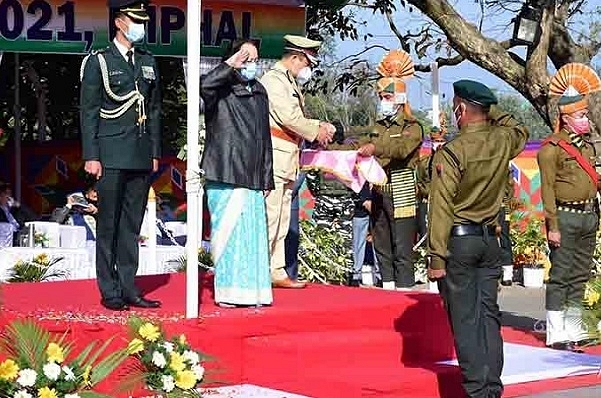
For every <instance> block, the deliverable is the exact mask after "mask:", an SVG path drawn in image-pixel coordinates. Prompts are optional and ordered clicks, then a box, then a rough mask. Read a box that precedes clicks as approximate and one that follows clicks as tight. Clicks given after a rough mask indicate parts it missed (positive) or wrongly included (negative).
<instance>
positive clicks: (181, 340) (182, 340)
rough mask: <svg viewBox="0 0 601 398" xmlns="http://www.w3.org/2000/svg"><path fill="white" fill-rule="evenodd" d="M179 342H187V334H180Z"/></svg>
mask: <svg viewBox="0 0 601 398" xmlns="http://www.w3.org/2000/svg"><path fill="white" fill-rule="evenodd" d="M179 343H180V344H181V345H184V344H186V336H185V335H183V334H180V335H179Z"/></svg>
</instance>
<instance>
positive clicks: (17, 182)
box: [13, 53, 22, 202]
mask: <svg viewBox="0 0 601 398" xmlns="http://www.w3.org/2000/svg"><path fill="white" fill-rule="evenodd" d="M20 91H21V69H20V62H19V53H15V109H14V110H13V111H14V112H13V114H14V118H15V199H16V200H17V201H18V202H21V201H22V197H21V196H22V192H21V180H22V178H21V136H22V134H21V95H20Z"/></svg>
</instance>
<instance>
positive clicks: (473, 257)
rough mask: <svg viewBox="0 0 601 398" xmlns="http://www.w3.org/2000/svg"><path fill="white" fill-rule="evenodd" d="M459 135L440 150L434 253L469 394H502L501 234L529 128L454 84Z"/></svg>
mask: <svg viewBox="0 0 601 398" xmlns="http://www.w3.org/2000/svg"><path fill="white" fill-rule="evenodd" d="M453 88H454V91H455V96H454V98H453V117H454V118H455V122H456V124H457V126H458V128H459V133H458V134H457V136H456V137H455V138H454V139H453V140H451V141H449V142H448V143H446V144H445V145H444V146H443V147H442V148H441V149H440V150H439V151H437V152H436V153H435V154H434V159H433V173H432V182H431V185H430V195H429V200H430V209H429V214H428V242H429V248H428V255H429V268H428V277H429V278H430V280H438V281H439V290H440V292H441V295H442V297H443V300H444V303H445V306H446V309H447V312H448V315H449V321H450V323H451V329H452V330H453V334H454V337H455V349H456V352H457V359H458V361H459V366H460V367H461V370H462V375H463V387H464V389H465V391H466V394H467V396H468V397H479V398H480V397H482V398H492V397H495V398H500V397H501V395H502V393H503V383H502V382H501V371H502V368H503V340H502V338H501V312H500V310H499V305H498V303H497V294H498V289H497V288H498V283H499V278H500V276H501V248H500V245H499V241H498V240H497V237H496V235H495V230H496V224H497V215H498V214H499V210H500V208H501V202H502V201H503V197H504V196H505V184H506V179H507V165H508V163H509V161H510V160H511V159H513V158H514V157H516V156H517V155H518V154H519V153H520V152H521V151H522V150H523V148H524V146H525V144H526V141H527V139H528V131H527V130H526V128H524V127H523V126H521V125H520V124H519V123H518V122H517V121H516V120H515V119H514V118H513V117H512V116H510V115H508V114H504V113H501V112H499V111H498V110H496V109H495V104H496V103H497V99H496V97H495V95H494V94H493V93H492V91H491V90H490V89H489V88H488V87H486V86H485V85H483V84H481V83H478V82H475V81H470V80H461V81H458V82H456V83H455V84H454V85H453Z"/></svg>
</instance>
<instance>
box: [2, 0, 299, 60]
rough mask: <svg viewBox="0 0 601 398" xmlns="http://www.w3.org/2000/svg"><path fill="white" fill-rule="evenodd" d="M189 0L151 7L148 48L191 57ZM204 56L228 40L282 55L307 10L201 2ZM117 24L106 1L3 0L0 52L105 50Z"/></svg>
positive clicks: (293, 5)
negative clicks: (250, 41) (188, 52)
mask: <svg viewBox="0 0 601 398" xmlns="http://www.w3.org/2000/svg"><path fill="white" fill-rule="evenodd" d="M186 9H187V1H186V0H157V1H154V2H152V4H151V5H150V6H149V8H148V13H149V15H150V21H149V22H148V24H147V35H146V46H147V47H148V49H149V50H150V51H151V52H152V53H153V54H155V55H157V56H175V57H185V56H186V46H187V41H186V33H187V31H186ZM201 18H202V21H201V26H200V27H199V28H200V29H201V37H202V39H201V41H202V42H201V43H200V45H201V46H202V55H203V56H209V57H218V56H221V54H222V53H223V48H224V47H225V46H227V43H228V42H230V41H232V40H235V39H238V38H251V39H257V40H258V41H259V42H260V52H261V57H262V58H278V57H279V56H280V55H281V53H282V49H283V43H282V37H283V36H284V35H286V34H303V32H304V28H305V9H304V7H303V6H302V4H301V2H299V1H296V0H281V1H265V0H257V1H256V2H255V1H246V0H230V1H225V2H223V1H217V0H211V1H206V0H205V1H203V2H202V17H201ZM113 30H114V25H113V23H112V21H111V19H110V15H109V10H108V8H107V6H106V0H78V1H77V2H75V1H64V0H32V1H26V0H0V51H8V52H29V53H54V54H56V53H61V54H83V53H87V52H89V51H90V50H91V49H98V48H104V47H106V46H107V44H108V43H109V40H110V39H109V37H112V33H113Z"/></svg>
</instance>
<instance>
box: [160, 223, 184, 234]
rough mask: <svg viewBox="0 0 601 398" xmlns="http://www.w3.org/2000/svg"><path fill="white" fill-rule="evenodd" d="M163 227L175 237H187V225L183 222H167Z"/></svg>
mask: <svg viewBox="0 0 601 398" xmlns="http://www.w3.org/2000/svg"><path fill="white" fill-rule="evenodd" d="M165 227H167V229H168V230H169V231H171V232H172V233H173V236H175V237H178V236H186V235H187V225H186V223H185V222H183V221H167V222H166V223H165Z"/></svg>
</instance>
